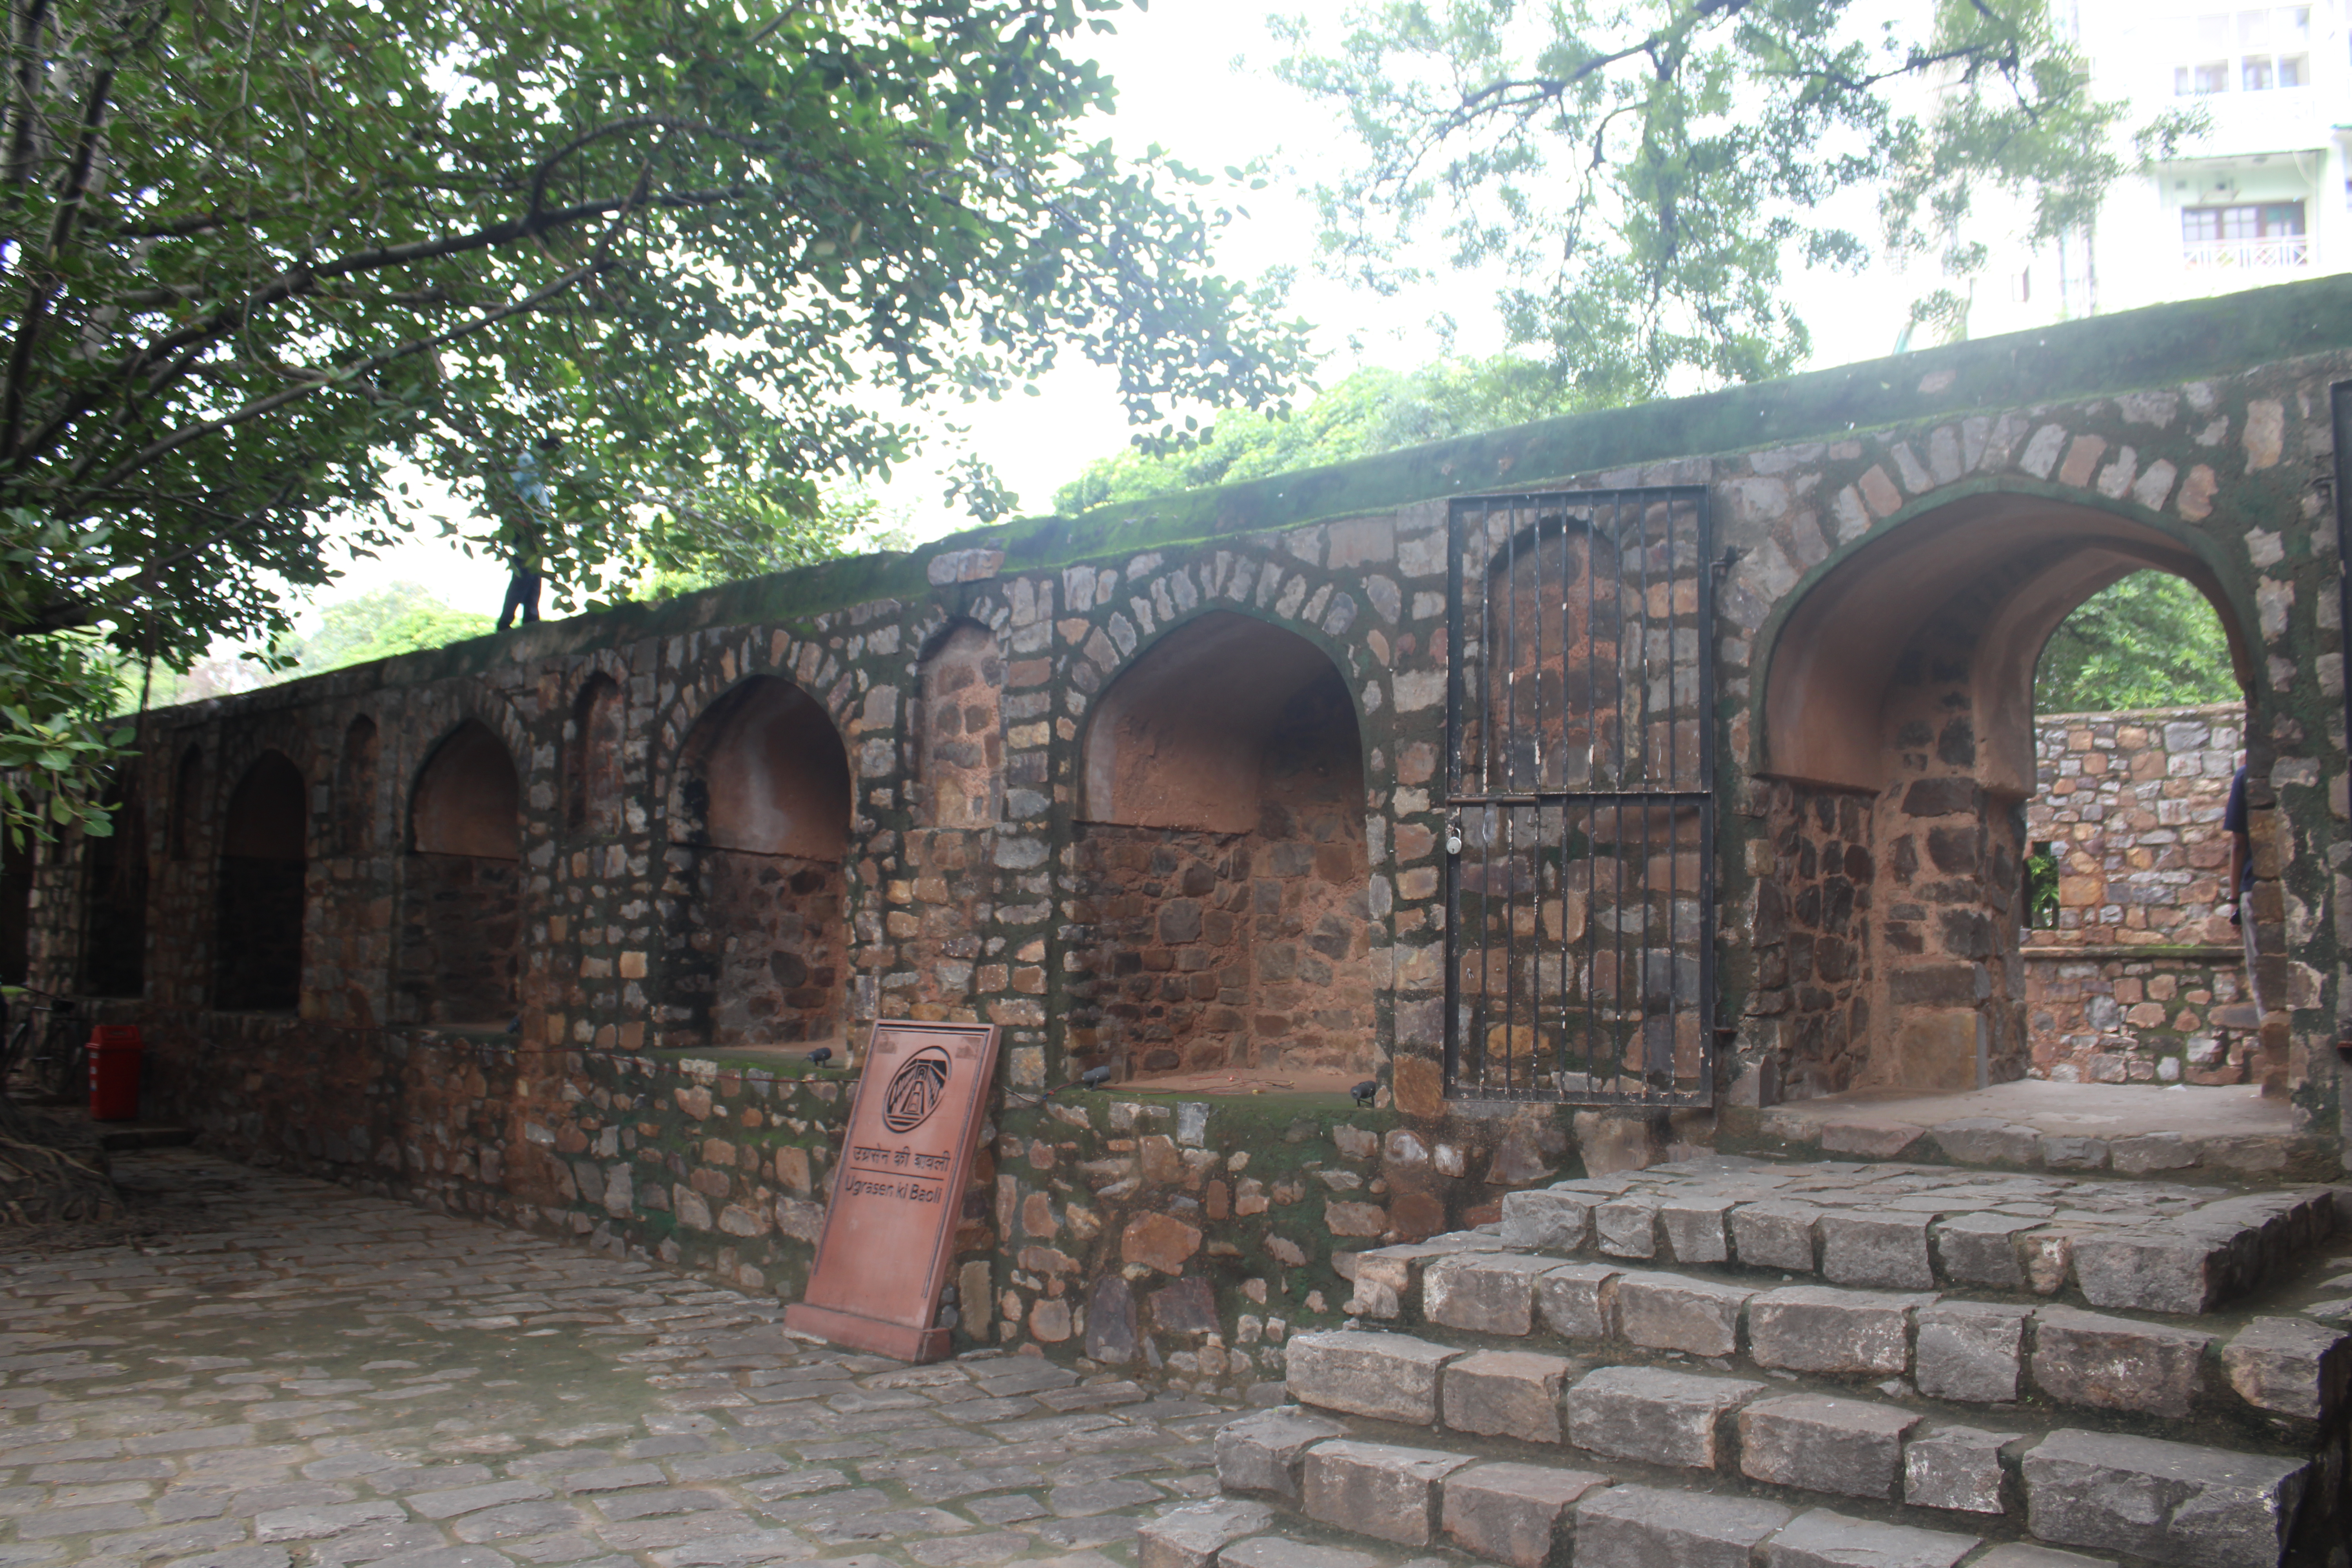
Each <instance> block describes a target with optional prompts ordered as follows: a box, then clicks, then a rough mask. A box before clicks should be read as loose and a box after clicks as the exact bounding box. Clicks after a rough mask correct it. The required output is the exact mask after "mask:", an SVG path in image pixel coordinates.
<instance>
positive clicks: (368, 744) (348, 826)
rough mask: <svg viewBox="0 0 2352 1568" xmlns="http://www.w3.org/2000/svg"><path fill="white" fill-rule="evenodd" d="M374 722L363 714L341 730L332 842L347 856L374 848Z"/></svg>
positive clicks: (366, 853) (376, 742)
mask: <svg viewBox="0 0 2352 1568" xmlns="http://www.w3.org/2000/svg"><path fill="white" fill-rule="evenodd" d="M378 750H379V743H378V740H377V736H376V727H375V721H374V720H373V719H371V718H369V717H368V716H367V715H366V714H364V713H362V714H360V715H359V716H358V717H356V718H354V719H353V720H352V721H351V722H350V723H349V724H348V725H346V726H344V729H343V752H342V755H341V758H339V759H338V760H337V762H336V763H335V841H336V847H337V848H338V849H340V850H341V852H342V853H343V854H346V855H368V854H373V852H374V850H375V846H376V822H375V813H376V800H375V787H376V761H377V752H378Z"/></svg>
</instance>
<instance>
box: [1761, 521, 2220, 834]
mask: <svg viewBox="0 0 2352 1568" xmlns="http://www.w3.org/2000/svg"><path fill="white" fill-rule="evenodd" d="M2151 567H2152V568H2155V569H2157V570H2159V571H2165V572H2171V573H2174V574H2178V575H2179V576H2181V577H2184V578H2186V579H2188V581H2189V582H2190V583H2191V584H2194V585H2195V586H2196V588H2197V590H2198V591H2199V592H2200V593H2201V594H2203V595H2205V597H2206V598H2207V599H2208V600H2209V601H2210V602H2211V603H2212V605H2213V607H2214V611H2215V613H2216V614H2217V615H2219V616H2221V625H2222V627H2223V629H2224V630H2226V631H2227V632H2228V634H2229V637H2230V646H2231V658H2232V659H2233V661H2234V663H2235V665H2236V673H2237V676H2238V681H2239V684H2240V685H2241V686H2242V687H2245V688H2246V689H2248V690H2249V691H2252V690H2253V689H2255V672H2256V669H2257V668H2258V667H2257V665H2256V664H2255V662H2254V658H2253V655H2252V647H2253V646H2254V645H2253V643H2252V639H2250V638H2249V637H2247V635H2246V631H2245V622H2244V618H2243V616H2242V615H2241V614H2240V613H2239V610H2238V607H2237V605H2235V604H2234V603H2233V601H2232V599H2231V595H2230V593H2229V591H2228V589H2227V588H2226V587H2225V586H2224V584H2222V582H2221V577H2220V574H2218V573H2217V572H2216V571H2215V570H2214V568H2213V565H2212V563H2210V561H2209V560H2208V559H2207V557H2206V555H2205V553H2204V552H2202V551H2200V549H2198V548H2197V546H2196V545H2195V544H2194V543H2192V542H2189V540H2188V539H2186V538H2184V537H2182V536H2181V535H2179V533H2177V532H2174V531H2172V530H2171V529H2170V528H2168V527H2164V526H2158V524H2157V523H2155V522H2151V521H2145V520H2143V519H2139V518H2135V517H2131V516H2127V515H2125V514H2123V513H2120V512H2116V511H2111V510H2105V509H2104V508H2100V507H2095V506H2091V505H2089V504H2086V503H2085V502H2084V501H2081V500H2063V499H2059V498H2053V497H2050V496H2044V495H2041V494H2035V493H2029V492H2020V491H2009V490H1992V491H1983V492H1979V493H1978V494H1975V495H1971V496H1968V497H1965V498H1962V499H1960V500H1951V501H1946V502H1944V503H1942V504H1940V505H1937V506H1934V507H1930V508H1928V509H1927V510H1923V511H1921V512H1919V513H1917V514H1916V515H1914V516H1912V517H1910V518H1908V519H1906V520H1904V521H1899V522H1896V523H1895V524H1893V525H1891V526H1889V527H1887V528H1885V529H1884V530H1882V531H1880V532H1878V533H1877V534H1876V535H1875V536H1874V537H1873V538H1871V539H1870V540H1868V541H1866V542H1864V543H1863V544H1862V545H1861V546H1860V547H1859V548H1857V549H1855V550H1853V551H1851V552H1848V553H1847V554H1845V555H1843V557H1840V558H1838V559H1837V560H1835V561H1833V562H1832V563H1829V565H1828V566H1827V568H1826V569H1825V570H1824V571H1822V573H1821V574H1819V575H1818V576H1817V577H1816V579H1815V581H1814V582H1813V584H1811V586H1810V587H1808V588H1807V589H1805V590H1804V591H1803V593H1802V595H1801V596H1800V597H1799V598H1798V599H1797V600H1796V603H1795V605H1794V606H1793V607H1792V608H1791V609H1790V611H1789V612H1788V614H1787V615H1786V616H1783V617H1781V619H1780V624H1779V626H1778V627H1777V630H1770V631H1769V642H1768V645H1767V646H1768V652H1767V655H1766V658H1767V663H1766V668H1765V679H1764V682H1763V693H1762V709H1763V711H1762V714H1761V718H1762V721H1763V722H1762V724H1761V726H1760V730H1759V735H1758V737H1757V752H1758V758H1757V767H1756V771H1757V772H1759V773H1768V774H1772V775H1775V776H1778V777H1782V778H1789V779H1796V780H1802V781H1807V782H1811V783H1815V784H1840V785H1843V786H1846V787H1850V788H1857V789H1875V788H1878V787H1880V786H1882V785H1883V784H1885V782H1886V778H1887V773H1886V768H1887V764H1888V754H1887V752H1886V749H1885V747H1884V746H1882V745H1881V744H1880V742H1879V737H1878V723H1877V720H1878V716H1879V714H1880V711H1881V710H1883V708H1884V706H1885V699H1886V692H1887V689H1888V687H1889V683H1890V682H1891V681H1893V680H1894V679H1895V678H1896V675H1897V673H1898V670H1899V668H1900V665H1901V661H1902V659H1903V658H1904V657H1905V655H1906V650H1908V649H1910V648H1911V647H1912V646H1913V645H1914V643H1915V642H1916V639H1917V637H1918V636H1919V634H1920V631H1921V628H1922V627H1924V626H1929V625H1931V624H1934V623H1937V622H1938V621H1943V620H1949V619H1951V618H1953V617H1955V616H1958V617H1961V618H1964V619H1968V620H1970V621H1973V622H1976V623H1978V625H1979V627H1980V631H1979V637H1980V639H1981V642H1982V646H1983V647H1984V649H1985V650H1986V651H1985V656H1984V657H1982V658H1979V659H1977V660H1975V661H1974V663H1973V665H1972V671H1971V676H1970V689H1971V697H1972V700H1973V702H1974V705H1975V710H1976V712H1977V714H1978V715H1979V718H1978V722H1977V728H1978V730H1979V731H1980V732H1984V733H1988V734H1998V735H1999V736H2000V737H2001V739H2000V741H1998V742H1996V743H1995V744H1994V745H1993V746H1992V747H1991V748H1990V750H1989V752H1987V755H1986V757H1985V760H1984V762H1983V763H1982V773H1981V774H1980V778H1981V782H1983V783H1984V784H1986V786H1987V787H1989V788H1992V789H1995V790H1997V791H2001V792H2004V793H2009V794H2018V795H2021V794H2024V793H2027V792H2029V791H2031V789H2032V779H2033V758H2032V724H2031V720H2032V700H2033V669H2034V666H2035V664H2036V663H2037V662H2038V661H2039V660H2040V658H2041V656H2042V645H2043V644H2044V643H2046V642H2047V641H2048V640H2049V638H2050V634H2051V633H2052V632H2053V631H2055V630H2056V629H2057V627H2058V624H2059V623H2060V622H2061V621H2063V620H2064V619H2065V618H2066V617H2067V616H2069V615H2070V614H2072V613H2073V612H2074V609H2075V608H2076V607H2077V606H2079V605H2082V604H2083V602H2084V600H2086V599H2089V598H2090V597H2091V596H2092V595H2095V594H2096V593H2098V592H2099V591H2100V590H2101V589H2103V588H2105V587H2107V586H2108V585H2109V584H2113V583H2116V582H2117V581H2118V580H2120V579H2122V578H2124V577H2126V576H2128V575H2130V574H2132V573H2134V572H2137V571H2142V570H2145V569H2147V568H2151ZM2012 732H2013V739H2012V738H2011V737H2012Z"/></svg>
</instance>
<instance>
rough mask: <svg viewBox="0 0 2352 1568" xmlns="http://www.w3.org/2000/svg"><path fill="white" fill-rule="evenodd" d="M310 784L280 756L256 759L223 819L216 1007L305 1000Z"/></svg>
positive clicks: (277, 1007)
mask: <svg viewBox="0 0 2352 1568" xmlns="http://www.w3.org/2000/svg"><path fill="white" fill-rule="evenodd" d="M220 846H221V849H220V870H219V876H218V879H217V884H216V887H215V906H214V907H215V922H214V928H213V951H214V955H215V966H214V976H215V984H214V993H213V1001H214V1005H215V1006H216V1007H219V1008H222V1009H224V1010H226V1011H229V1012H260V1013H276V1012H291V1011H293V1010H294V1009H295V1008H296V1007H297V1006H299V1004H300V1002H301V993H302V906H303V892H304V882H305V880H306V878H307V869H308V868H307V864H306V863H307V861H308V858H309V852H310V786H309V784H307V783H306V782H305V781H304V779H303V777H302V770H301V769H299V768H298V767H296V766H295V765H294V763H293V761H292V760H291V759H290V758H289V757H288V756H287V755H286V754H285V753H284V752H276V751H266V752H262V753H261V754H260V755H259V756H257V757H256V758H255V759H254V760H253V763H252V764H251V765H250V766H248V767H247V769H246V770H245V773H244V774H243V775H242V776H241V777H240V778H239V779H238V780H237V783H236V788H235V789H233V790H231V791H230V792H229V797H228V809H227V811H226V813H224V814H223V816H222V818H221V838H220Z"/></svg>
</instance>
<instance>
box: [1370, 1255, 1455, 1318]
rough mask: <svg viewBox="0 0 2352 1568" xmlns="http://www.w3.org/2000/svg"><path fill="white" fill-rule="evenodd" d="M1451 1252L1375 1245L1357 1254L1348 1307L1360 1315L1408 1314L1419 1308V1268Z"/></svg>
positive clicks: (1378, 1316)
mask: <svg viewBox="0 0 2352 1568" xmlns="http://www.w3.org/2000/svg"><path fill="white" fill-rule="evenodd" d="M1452 1255H1453V1249H1452V1248H1450V1247H1418V1246H1406V1247H1374V1248H1372V1249H1371V1250H1370V1251H1369V1252H1360V1253H1358V1254H1357V1255H1356V1279H1355V1287H1356V1288H1355V1291H1354V1293H1353V1294H1352V1295H1351V1296H1349V1299H1348V1310H1349V1313H1350V1314H1352V1315H1354V1316H1356V1317H1361V1318H1381V1319H1394V1318H1403V1317H1410V1316H1412V1314H1414V1313H1416V1312H1418V1311H1420V1310H1421V1271H1422V1269H1423V1268H1424V1267H1426V1266H1427V1264H1428V1263H1429V1260H1430V1259H1432V1258H1446V1257H1451V1256H1452Z"/></svg>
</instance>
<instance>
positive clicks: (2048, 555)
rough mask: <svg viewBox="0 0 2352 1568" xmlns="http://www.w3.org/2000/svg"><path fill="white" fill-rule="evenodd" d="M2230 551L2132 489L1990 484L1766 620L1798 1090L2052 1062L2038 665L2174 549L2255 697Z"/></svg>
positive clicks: (2164, 563) (2250, 646) (1958, 1080)
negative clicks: (2028, 945) (2097, 601)
mask: <svg viewBox="0 0 2352 1568" xmlns="http://www.w3.org/2000/svg"><path fill="white" fill-rule="evenodd" d="M2217 559H2218V558H2217V557H2216V556H2215V555H2214V554H2213V553H2212V552H2211V547H2210V545H2209V544H2208V543H2207V542H2204V541H2203V540H2201V539H2200V537H2199V536H2197V535H2195V534H2194V533H2193V532H2190V531H2184V530H2182V529H2181V528H2180V527H2179V525H2178V524H2177V523H2170V522H2160V521H2154V520H2152V519H2151V518H2149V517H2146V516H2140V515H2135V512H2134V510H2127V509H2124V508H2122V507H2121V506H2119V505H2118V506H2114V507H2111V506H2107V505H2099V504H2093V502H2092V500H2088V499H2083V498H2075V497H2070V496H2064V495H2053V494H2050V493H2045V492H2042V491H2026V490H2020V489H1984V490H1979V491H1977V492H1975V493H1972V494H1969V495H1966V496H1962V497H1958V498H1956V499H1952V500H1944V501H1942V502H1940V503H1938V504H1935V505H1931V506H1927V507H1924V508H1922V509H1921V510H1919V511H1917V512H1916V514H1914V515H1912V516H1909V517H1906V518H1902V519H1899V520H1897V521H1895V522H1893V523H1891V524H1890V525H1888V526H1887V527H1885V529H1883V530H1882V531H1880V532H1879V533H1877V534H1876V535H1875V536H1874V537H1872V538H1871V539H1869V540H1867V541H1865V542H1864V543H1862V544H1861V545H1860V546H1858V547H1856V548H1854V549H1852V550H1850V551H1848V552H1844V553H1843V555H1841V556H1839V557H1837V558H1834V559H1833V560H1832V561H1831V562H1830V563H1826V564H1825V566H1824V567H1823V568H1822V569H1821V570H1819V571H1818V572H1817V573H1816V574H1814V576H1813V578H1812V580H1811V583H1810V584H1807V585H1806V586H1805V587H1804V588H1803V589H1802V591H1801V594H1800V595H1798V596H1796V598H1795V600H1794V603H1793V605H1792V606H1791V607H1790V609H1789V610H1788V611H1787V613H1786V614H1784V615H1783V616H1780V618H1779V620H1778V622H1777V625H1768V626H1767V627H1766V631H1765V635H1764V637H1763V638H1762V639H1761V643H1760V647H1761V652H1762V656H1763V660H1764V668H1763V669H1762V670H1761V671H1760V672H1759V673H1760V677H1761V679H1760V681H1759V686H1760V692H1759V697H1758V699H1757V701H1758V705H1759V712H1758V713H1757V714H1756V718H1757V719H1758V720H1759V721H1760V725H1759V734H1758V736H1757V738H1756V743H1755V755H1754V759H1753V760H1754V764H1755V771H1756V772H1757V773H1759V775H1761V779H1760V781H1759V786H1758V788H1757V791H1756V798H1758V799H1759V801H1760V802H1761V803H1762V805H1763V807H1764V810H1763V816H1764V828H1765V833H1766V836H1767V837H1768V838H1769V842H1770V844H1771V847H1772V850H1773V854H1772V857H1771V861H1772V869H1771V870H1770V871H1769V872H1768V873H1765V874H1764V875H1762V876H1761V878H1760V879H1759V880H1760V883H1761V885H1760V886H1759V889H1757V895H1756V897H1757V903H1756V910H1757V914H1756V926H1755V932H1754V936H1755V941H1754V943H1753V952H1752V962H1753V963H1754V964H1755V965H1756V972H1755V979H1756V984H1757V985H1758V986H1759V990H1761V991H1765V992H1769V993H1771V994H1773V998H1774V999H1773V1001H1772V1002H1771V1006H1772V1007H1774V1008H1777V1009H1779V1010H1778V1011H1776V1012H1773V1013H1771V1015H1770V1016H1771V1018H1772V1019H1773V1022H1772V1023H1771V1024H1770V1025H1769V1027H1770V1028H1772V1029H1774V1030H1775V1031H1777V1033H1778V1035H1779V1037H1780V1061H1779V1070H1780V1081H1781V1084H1782V1087H1783V1091H1784V1092H1785V1093H1787V1094H1790V1095H1791V1096H1797V1097H1802V1096H1805V1095H1810V1094H1819V1093H1828V1092H1835V1091H1838V1090H1842V1089H1857V1088H1885V1087H1894V1086H1897V1085H1900V1086H1903V1087H1906V1088H1910V1089H1970V1088H1975V1087H1978V1086H1979V1085H1980V1084H1984V1083H1989V1082H1998V1081H2001V1080H2004V1079H2014V1078H2018V1077H2021V1076H2024V1075H2025V1074H2026V1073H2027V1072H2028V1071H2029V1070H2031V1069H2032V1054H2031V1050H2032V1047H2031V1039H2030V1034H2029V1027H2028V1009H2027V1005H2026V996H2027V984H2028V982H2027V973H2026V968H2025V962H2024V957H2023V945H2022V936H2021V929H2022V928H2023V927H2024V926H2025V924H2026V923H2027V921H2028V919H2029V918H2030V917H2029V914H2028V911H2027V910H2026V905H2025V892H2024V881H2025V861H2026V858H2027V855H2028V853H2029V851H2030V849H2031V845H2030V844H2029V843H2028V841H2027V837H2026V804H2027V802H2028V801H2029V800H2030V799H2031V798H2032V795H2033V794H2034V791H2035V787H2036V771H2037V761H2036V735H2037V731H2036V727H2035V715H2034V709H2033V676H2034V670H2035V667H2036V666H2037V664H2038V663H2039V661H2040V658H2041V656H2042V648H2043V647H2044V646H2045V645H2046V644H2047V642H2048V641H2049V638H2050V636H2051V634H2052V633H2053V631H2055V630H2056V628H2057V627H2058V626H2059V624H2060V623H2061V622H2063V620H2065V618H2066V617H2067V616H2069V615H2071V614H2072V613H2073V612H2074V610H2075V609H2076V608H2078V607H2079V606H2080V605H2083V604H2084V602H2085V601H2087V600H2089V599H2090V598H2092V597H2093V596H2094V595H2096V594H2098V593H2099V592H2100V591H2101V590H2103V589H2105V588H2106V587H2108V586H2109V585H2111V584H2114V583H2116V582H2117V581H2119V580H2121V579H2122V578H2124V577H2126V576H2128V575H2130V574H2133V573H2136V572H2140V571H2145V570H2157V571H2162V572H2167V573H2170V574H2175V575H2177V576H2179V577H2181V578H2183V579H2185V580H2186V581H2188V582H2189V583H2190V584H2193V585H2194V586H2195V587H2196V589H2197V590H2198V592H2200V594H2201V595H2203V596H2204V597H2205V598H2206V599H2207V601H2208V602H2210V604H2211V605H2213V607H2214V610H2215V612H2216V614H2217V616H2219V618H2220V620H2221V625H2222V627H2223V629H2224V631H2225V633H2226V634H2227V636H2228V637H2229V641H2230V647H2231V660H2232V663H2233V666H2234V673H2235V675H2236V676H2237V679H2238V680H2239V682H2240V684H2241V686H2242V688H2244V689H2247V690H2248V691H2249V693H2250V706H2253V707H2256V708H2258V707H2259V704H2258V702H2255V701H2253V700H2252V693H2253V692H2254V691H2255V690H2256V689H2257V688H2256V687H2255V685H2254V679H2255V675H2256V671H2257V669H2258V666H2257V664H2256V662H2255V656H2254V650H2255V648H2256V647H2257V646H2258V645H2257V644H2256V642H2255V641H2254V640H2253V639H2252V637H2250V636H2249V635H2248V620H2247V617H2246V616H2245V615H2244V614H2243V613H2242V608H2241V606H2239V605H2237V604H2236V603H2235V601H2234V599H2233V596H2232V595H2231V589H2230V585H2229V583H2228V580H2227V579H2226V578H2225V577H2224V575H2223V574H2222V573H2221V570H2219V569H2218V566H2217Z"/></svg>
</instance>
